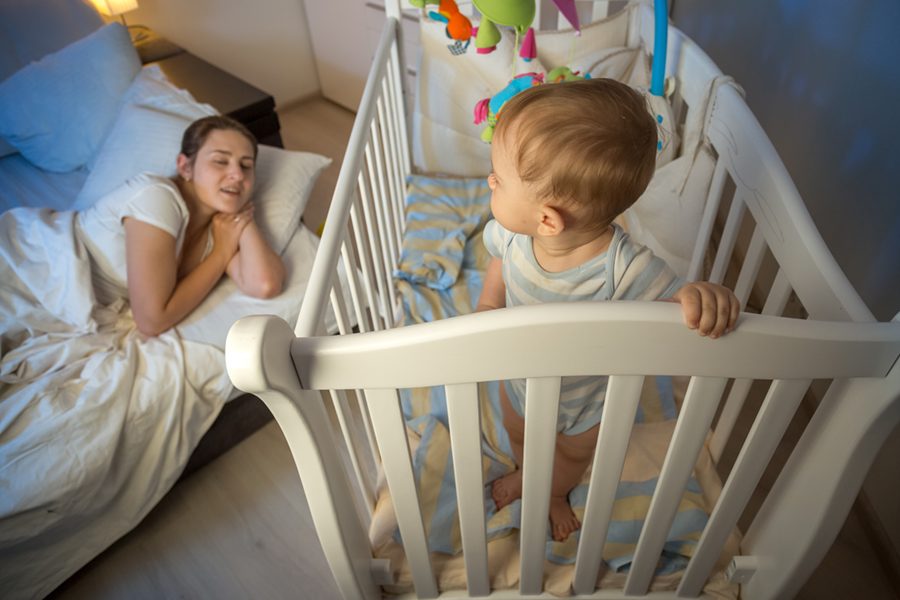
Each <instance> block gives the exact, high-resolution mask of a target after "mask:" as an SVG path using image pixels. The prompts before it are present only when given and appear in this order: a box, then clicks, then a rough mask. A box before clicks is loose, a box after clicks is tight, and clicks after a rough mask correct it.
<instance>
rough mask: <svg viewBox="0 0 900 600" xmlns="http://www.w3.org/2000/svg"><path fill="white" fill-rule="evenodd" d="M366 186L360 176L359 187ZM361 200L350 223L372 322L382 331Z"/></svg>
mask: <svg viewBox="0 0 900 600" xmlns="http://www.w3.org/2000/svg"><path fill="white" fill-rule="evenodd" d="M363 185H365V182H364V181H363V178H362V175H360V176H359V187H360V188H362V186H363ZM360 204H361V202H360V198H359V196H357V197H356V199H355V200H354V202H353V205H352V206H351V207H350V223H351V225H352V228H353V240H354V242H355V243H356V247H357V249H358V251H359V254H360V257H359V267H360V270H361V271H362V278H363V286H364V287H365V292H366V300H367V301H368V303H369V312H370V313H371V315H372V320H373V321H374V323H375V330H376V331H380V330H382V329H385V327H383V326H382V324H383V321H382V318H381V315H380V314H379V311H378V310H377V306H378V302H377V300H376V295H377V293H378V290H377V289H376V287H375V274H374V273H373V272H372V264H373V262H372V255H371V254H370V245H369V244H368V243H367V242H366V240H365V239H364V235H365V229H363V227H362V226H361V225H360V223H359V212H360V210H362V207H361V206H360Z"/></svg>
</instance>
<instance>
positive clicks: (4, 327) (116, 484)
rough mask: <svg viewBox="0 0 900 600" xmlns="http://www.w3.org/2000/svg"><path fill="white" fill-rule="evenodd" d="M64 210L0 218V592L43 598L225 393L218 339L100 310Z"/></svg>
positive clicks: (177, 463) (132, 512) (87, 555)
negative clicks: (146, 330) (190, 337)
mask: <svg viewBox="0 0 900 600" xmlns="http://www.w3.org/2000/svg"><path fill="white" fill-rule="evenodd" d="M73 217H74V213H71V212H53V211H50V210H47V209H43V210H35V209H14V210H12V211H9V212H6V213H4V214H2V215H0V596H3V597H4V598H12V597H16V598H17V597H41V596H43V595H46V594H47V593H49V592H50V591H51V590H52V589H53V588H54V587H56V586H57V585H58V584H59V583H61V582H62V581H63V580H64V579H65V578H66V577H68V576H69V575H70V574H71V573H73V572H74V571H76V570H77V569H78V568H80V567H81V566H82V565H84V564H85V563H87V562H88V561H89V560H90V559H91V558H93V557H94V556H96V555H97V554H98V553H99V552H101V551H102V550H103V549H104V548H106V547H107V546H108V545H110V544H111V543H112V542H113V541H115V540H116V539H117V538H119V537H121V536H122V535H123V534H124V533H126V532H127V531H129V530H130V529H131V528H133V527H134V526H135V525H136V524H137V523H138V522H139V521H140V520H141V519H142V518H143V517H144V516H145V515H146V514H147V512H148V511H149V510H150V509H151V508H152V507H153V506H154V505H155V504H156V503H157V502H158V501H159V499H160V498H161V497H162V496H163V494H165V492H166V491H167V490H168V489H169V488H170V487H171V486H172V484H173V483H174V482H175V480H176V479H177V478H178V475H179V474H180V472H181V470H182V468H183V466H184V464H185V463H186V461H187V458H188V456H189V455H190V453H191V451H192V450H193V449H194V447H195V446H196V444H197V442H198V441H199V439H200V437H201V436H202V435H203V433H204V432H205V431H206V430H207V429H208V428H209V426H210V425H211V424H212V422H213V420H214V419H215V417H216V415H217V414H218V412H219V410H220V409H221V407H222V405H223V404H224V402H225V399H226V398H227V397H228V395H229V393H230V392H231V389H232V388H231V384H230V382H229V380H228V377H227V375H226V373H225V370H224V368H223V365H224V357H223V353H222V351H221V350H220V349H218V348H216V347H214V346H211V345H205V344H200V343H196V342H190V341H186V340H184V339H182V338H181V337H180V336H179V334H178V333H177V332H176V331H175V330H174V329H173V330H170V331H168V332H167V333H165V334H163V335H161V336H159V337H157V338H152V339H143V338H142V336H141V335H140V334H139V333H138V331H137V329H136V328H135V325H134V321H133V320H132V316H131V311H130V308H129V307H128V305H127V303H125V302H124V301H117V302H116V303H114V304H113V305H111V306H98V305H97V303H96V301H95V299H94V293H93V289H92V287H91V283H90V282H91V277H90V259H89V257H88V255H87V252H86V251H85V248H84V246H83V245H82V244H81V243H80V241H79V240H78V239H77V237H76V235H75V229H74V218H73Z"/></svg>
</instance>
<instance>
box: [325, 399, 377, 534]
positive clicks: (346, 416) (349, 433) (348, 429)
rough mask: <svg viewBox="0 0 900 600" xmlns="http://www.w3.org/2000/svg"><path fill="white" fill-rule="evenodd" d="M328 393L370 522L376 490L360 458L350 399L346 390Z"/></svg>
mask: <svg viewBox="0 0 900 600" xmlns="http://www.w3.org/2000/svg"><path fill="white" fill-rule="evenodd" d="M328 393H329V394H330V395H331V402H332V404H333V405H334V409H335V410H334V412H335V414H336V415H337V418H338V424H339V425H340V426H341V433H342V434H343V436H344V443H345V444H346V445H347V454H348V455H349V456H350V465H351V466H352V467H353V473H354V474H355V475H356V481H357V484H358V486H357V488H358V489H359V492H360V495H362V498H363V501H364V502H363V504H365V507H366V511H367V515H368V521H366V522H367V523H370V522H371V521H372V512H373V509H374V507H375V491H374V488H373V486H372V482H371V480H370V479H369V477H368V475H367V470H366V469H365V468H363V466H362V461H361V460H360V456H361V454H362V453H361V451H360V448H359V443H358V439H359V430H358V429H356V427H355V426H354V423H355V420H354V419H353V415H352V414H351V410H350V401H349V400H347V394H346V392H344V390H328Z"/></svg>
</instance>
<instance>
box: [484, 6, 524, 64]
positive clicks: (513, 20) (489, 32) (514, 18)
mask: <svg viewBox="0 0 900 600" xmlns="http://www.w3.org/2000/svg"><path fill="white" fill-rule="evenodd" d="M472 3H473V4H474V5H475V8H477V9H478V12H480V13H481V23H480V24H479V25H478V32H477V33H476V34H475V50H476V51H477V52H478V53H479V54H488V53H490V52H493V51H494V49H495V48H496V47H497V43H498V42H499V41H500V31H498V30H497V25H504V26H506V27H513V28H515V30H516V34H517V35H519V36H525V35H526V34H527V33H528V30H529V29H530V28H531V23H532V22H533V21H534V14H535V5H534V0H473V2H472Z"/></svg>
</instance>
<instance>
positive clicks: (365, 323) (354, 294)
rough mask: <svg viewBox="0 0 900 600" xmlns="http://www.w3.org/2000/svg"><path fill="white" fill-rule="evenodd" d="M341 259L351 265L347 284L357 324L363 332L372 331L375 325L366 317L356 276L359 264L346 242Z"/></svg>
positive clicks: (347, 270)
mask: <svg viewBox="0 0 900 600" xmlns="http://www.w3.org/2000/svg"><path fill="white" fill-rule="evenodd" d="M341 258H342V259H343V260H344V264H345V265H349V268H348V269H346V272H347V283H348V285H349V287H350V300H351V301H352V302H353V312H354V313H355V314H356V324H357V325H358V326H359V330H360V331H362V332H366V331H371V330H372V329H373V326H374V324H373V323H370V322H369V318H368V315H366V311H365V308H364V307H365V304H363V301H362V289H361V288H360V285H359V280H358V278H357V276H356V275H357V270H356V265H357V264H358V263H357V261H356V256H355V254H354V252H353V247H352V246H351V244H348V243H347V242H346V241H345V242H344V243H343V244H341Z"/></svg>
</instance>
